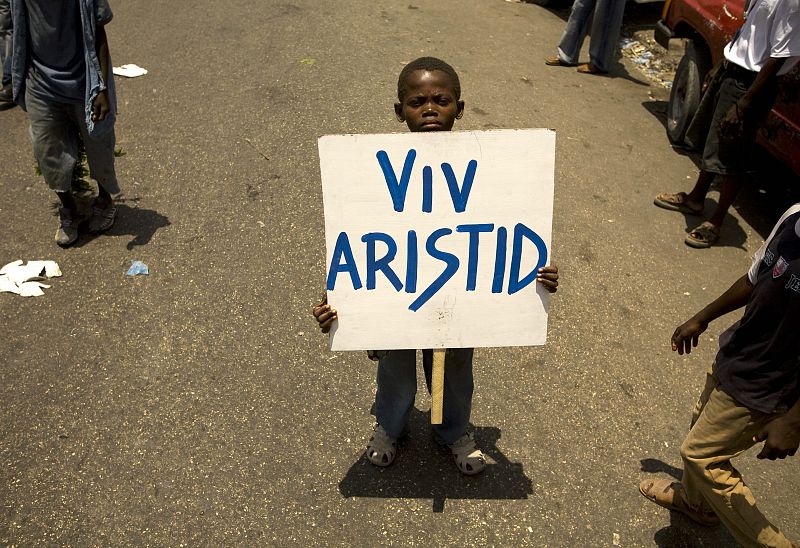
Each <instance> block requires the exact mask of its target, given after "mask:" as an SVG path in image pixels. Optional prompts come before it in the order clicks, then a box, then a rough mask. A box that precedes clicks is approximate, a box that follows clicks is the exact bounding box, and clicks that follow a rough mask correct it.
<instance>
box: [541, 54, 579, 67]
mask: <svg viewBox="0 0 800 548" xmlns="http://www.w3.org/2000/svg"><path fill="white" fill-rule="evenodd" d="M544 64H545V65H547V66H549V67H574V66H575V63H567V62H566V61H562V60H561V58H560V57H558V56H555V55H554V56H552V57H545V58H544Z"/></svg>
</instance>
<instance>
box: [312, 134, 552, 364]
mask: <svg viewBox="0 0 800 548" xmlns="http://www.w3.org/2000/svg"><path fill="white" fill-rule="evenodd" d="M319 155H320V170H321V173H322V190H323V200H324V205H325V243H326V289H327V294H328V301H329V302H330V304H331V306H332V307H333V308H334V309H336V310H337V312H338V321H337V322H336V323H335V324H334V327H333V329H332V330H331V336H330V342H331V349H333V350H368V349H374V350H382V349H404V348H414V349H419V348H464V347H481V346H527V345H538V344H544V342H545V339H546V336H547V310H548V303H549V299H548V297H549V294H548V292H547V291H546V290H545V289H544V288H542V287H540V285H539V284H537V283H536V282H535V277H536V270H537V268H538V267H541V266H544V265H546V264H549V263H550V262H551V261H550V257H549V255H550V253H549V249H550V234H551V224H552V217H553V177H554V164H555V132H554V131H552V130H547V129H524V130H493V131H463V132H432V133H406V134H386V135H329V136H325V137H322V138H320V140H319Z"/></svg>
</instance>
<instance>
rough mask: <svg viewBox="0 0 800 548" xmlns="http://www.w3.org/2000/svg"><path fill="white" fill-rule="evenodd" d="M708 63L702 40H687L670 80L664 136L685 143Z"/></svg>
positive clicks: (698, 102) (709, 58) (705, 48)
mask: <svg viewBox="0 0 800 548" xmlns="http://www.w3.org/2000/svg"><path fill="white" fill-rule="evenodd" d="M710 64H711V54H710V53H709V52H708V48H707V47H706V46H705V44H698V43H696V42H687V43H686V51H685V52H684V54H683V58H682V59H681V62H680V63H679V64H678V69H677V70H676V71H675V79H674V80H673V81H672V91H671V92H670V94H669V106H668V107H667V136H668V137H669V140H670V141H672V142H673V143H675V144H678V145H682V144H684V138H685V137H686V130H687V129H689V124H690V123H691V121H692V118H693V117H694V115H695V113H696V112H697V106H698V105H699V104H700V95H701V92H702V88H703V80H704V79H705V77H706V74H708V71H709V69H710V66H709V65H710Z"/></svg>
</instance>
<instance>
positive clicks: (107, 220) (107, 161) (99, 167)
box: [72, 106, 120, 233]
mask: <svg viewBox="0 0 800 548" xmlns="http://www.w3.org/2000/svg"><path fill="white" fill-rule="evenodd" d="M72 117H73V121H74V123H75V124H76V125H77V127H79V128H80V133H81V139H82V140H83V146H84V150H85V151H86V161H87V163H88V164H89V176H90V177H91V178H92V179H94V180H95V181H97V194H98V195H97V199H96V200H95V202H94V204H93V206H92V217H91V219H89V232H92V233H98V232H102V231H104V230H108V229H109V228H111V226H112V225H113V224H114V219H115V218H116V214H117V208H116V206H115V205H114V198H113V195H114V194H118V193H119V192H120V188H119V183H118V182H117V173H116V170H115V165H114V162H115V157H114V147H115V145H116V136H115V134H114V128H111V129H110V130H109V131H107V132H106V133H105V134H103V135H101V136H100V137H92V136H91V135H89V131H88V130H87V128H86V118H85V114H84V112H83V108H82V107H80V106H76V107H75V108H74V109H73V110H72Z"/></svg>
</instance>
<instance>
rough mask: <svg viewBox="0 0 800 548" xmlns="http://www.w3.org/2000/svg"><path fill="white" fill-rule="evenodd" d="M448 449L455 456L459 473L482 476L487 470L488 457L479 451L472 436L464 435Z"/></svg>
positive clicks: (449, 445)
mask: <svg viewBox="0 0 800 548" xmlns="http://www.w3.org/2000/svg"><path fill="white" fill-rule="evenodd" d="M447 447H448V448H449V449H450V452H451V453H452V454H453V460H455V462H456V466H458V471H459V472H461V473H462V474H464V475H465V476H474V475H475V474H480V473H481V472H483V471H484V469H485V468H486V456H485V455H484V454H483V451H481V450H480V449H478V446H477V445H476V444H475V439H474V438H473V437H472V435H471V434H464V435H463V436H461V437H460V438H458V439H457V440H456V441H455V442H453V443H450V444H448V445H447Z"/></svg>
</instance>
